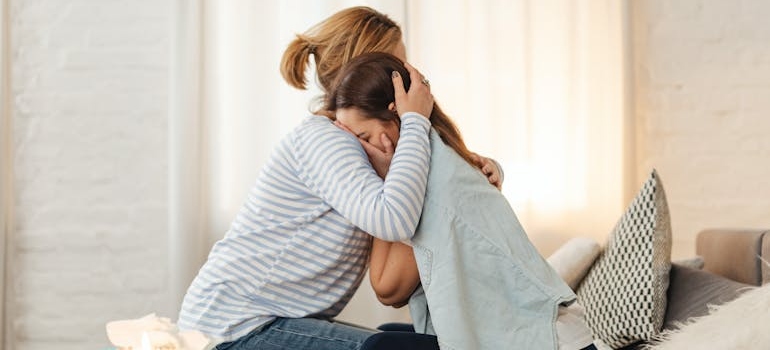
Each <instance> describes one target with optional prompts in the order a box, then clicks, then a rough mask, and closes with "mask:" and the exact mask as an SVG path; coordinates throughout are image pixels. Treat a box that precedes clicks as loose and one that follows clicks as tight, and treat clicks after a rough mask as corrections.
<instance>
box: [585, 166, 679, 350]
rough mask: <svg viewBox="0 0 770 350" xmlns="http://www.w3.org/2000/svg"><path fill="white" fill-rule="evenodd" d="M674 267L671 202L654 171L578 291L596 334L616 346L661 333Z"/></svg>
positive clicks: (588, 320)
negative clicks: (671, 273) (672, 258)
mask: <svg viewBox="0 0 770 350" xmlns="http://www.w3.org/2000/svg"><path fill="white" fill-rule="evenodd" d="M670 268H671V223H670V218H669V212H668V205H667V204H666V194H665V192H664V191H663V185H662V184H661V182H660V178H659V176H658V174H657V172H656V171H655V170H653V171H652V173H651V174H650V177H649V178H648V179H647V181H646V182H645V183H644V186H643V187H642V189H641V191H640V192H639V193H638V194H637V195H636V198H634V200H633V202H631V205H630V206H629V207H628V209H626V212H625V213H624V214H623V216H622V217H621V218H620V221H618V223H617V225H616V226H615V228H614V229H613V230H612V233H611V234H610V237H609V241H608V243H607V247H606V248H605V250H604V253H603V254H602V256H601V257H600V258H599V259H597V261H596V263H595V264H594V266H593V267H592V268H591V271H589V273H588V275H587V276H586V278H585V279H584V280H583V283H582V284H581V285H580V288H579V289H578V292H577V296H578V301H580V303H581V304H582V305H583V306H584V307H585V309H586V321H587V323H588V325H589V327H590V328H591V331H592V332H593V334H594V338H596V339H601V340H602V341H603V342H605V343H606V344H607V345H609V346H611V347H613V348H616V349H617V348H620V347H623V346H626V345H629V344H633V343H635V342H637V341H640V340H647V341H649V340H651V339H652V338H653V337H654V336H655V335H657V334H659V333H660V330H661V327H662V325H663V319H664V316H665V313H666V289H667V288H668V273H669V269H670Z"/></svg>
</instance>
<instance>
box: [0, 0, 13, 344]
mask: <svg viewBox="0 0 770 350" xmlns="http://www.w3.org/2000/svg"><path fill="white" fill-rule="evenodd" d="M9 27H10V22H9V21H8V1H5V0H0V347H2V348H5V347H10V340H9V338H11V337H6V336H5V334H10V333H9V331H8V327H9V326H10V325H8V324H7V323H6V320H8V319H10V318H9V317H8V315H9V309H8V308H9V304H8V303H6V300H8V299H9V298H8V295H7V293H8V292H10V288H11V283H10V281H11V279H10V269H11V266H10V264H9V263H8V262H10V258H9V257H10V254H11V252H10V247H11V237H10V234H11V232H12V230H11V225H12V222H11V218H13V215H12V213H11V208H12V205H11V203H12V199H13V194H12V193H13V192H12V189H11V180H12V179H11V176H12V174H13V169H12V167H11V165H12V162H11V161H12V159H13V156H12V153H11V147H12V142H11V140H13V138H12V136H13V135H12V134H11V130H12V127H13V126H12V125H11V100H10V90H9V89H10V84H9V83H8V82H9V79H10V69H9V67H10V62H9V60H10V47H9V45H10V42H9V38H10V33H9V32H8V28H9ZM6 342H8V343H6Z"/></svg>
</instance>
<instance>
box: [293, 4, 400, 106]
mask: <svg viewBox="0 0 770 350" xmlns="http://www.w3.org/2000/svg"><path fill="white" fill-rule="evenodd" d="M399 42H401V28H400V27H399V26H398V24H396V22H394V21H393V20H391V19H390V18H389V17H388V16H386V15H384V14H382V13H380V12H377V11H376V10H374V9H372V8H369V7H365V6H358V7H351V8H347V9H344V10H342V11H339V12H337V13H335V14H333V15H332V16H330V17H329V18H327V19H325V20H323V21H321V22H320V23H318V24H316V25H315V26H313V27H311V28H310V29H309V30H308V31H306V32H305V33H303V34H298V35H297V37H296V38H295V39H294V40H293V41H292V42H291V43H290V44H289V46H288V47H287V48H286V51H284V53H283V57H282V58H281V75H282V76H283V78H284V80H286V82H287V83H289V85H291V86H293V87H295V88H297V89H301V90H304V89H306V88H307V78H306V76H305V73H306V71H307V68H308V64H309V63H310V55H313V58H314V60H315V67H316V75H317V77H318V83H319V84H320V85H321V88H322V89H324V92H325V93H328V92H329V91H331V90H330V88H331V84H332V82H333V81H334V78H335V77H336V76H337V72H339V70H340V68H341V67H342V66H343V65H345V63H347V62H348V61H350V59H351V58H353V57H355V56H358V55H360V54H362V53H367V52H378V51H379V52H393V51H394V50H395V48H396V46H397V45H398V43H399Z"/></svg>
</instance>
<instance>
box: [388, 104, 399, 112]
mask: <svg viewBox="0 0 770 350" xmlns="http://www.w3.org/2000/svg"><path fill="white" fill-rule="evenodd" d="M388 110H389V111H391V112H397V110H396V103H395V102H391V103H390V104H389V105H388Z"/></svg>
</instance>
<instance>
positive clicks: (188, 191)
mask: <svg viewBox="0 0 770 350" xmlns="http://www.w3.org/2000/svg"><path fill="white" fill-rule="evenodd" d="M624 4H625V2H617V1H613V0H537V1H535V0H497V1H470V0H454V1H439V0H419V1H418V0H414V1H410V0H396V1H393V0H380V1H341V0H338V1H332V0H325V1H312V2H309V1H302V0H291V1H260V2H255V1H251V0H230V1H205V0H193V1H187V0H178V1H177V3H176V5H175V9H174V13H175V14H176V18H177V21H176V23H175V27H174V31H175V33H176V40H175V47H174V49H173V50H174V55H172V56H173V57H174V58H173V62H172V79H171V80H172V83H171V84H172V86H171V89H172V94H171V95H172V101H171V116H170V127H169V130H170V132H171V135H170V145H169V149H170V159H171V169H170V174H171V175H170V179H169V183H170V187H171V189H170V192H169V194H170V205H171V209H170V219H169V222H170V227H169V229H170V234H171V252H170V254H169V256H170V265H171V276H170V284H171V288H170V290H171V296H170V300H171V303H170V305H174V306H175V307H178V303H179V302H180V300H181V297H182V295H183V293H184V291H185V290H186V288H187V286H188V285H189V283H190V281H191V280H192V278H193V277H194V275H195V273H196V272H197V270H198V268H199V267H200V265H201V264H202V263H203V261H204V260H205V257H206V254H207V252H208V250H209V249H210V247H211V245H212V244H213V242H214V241H216V240H217V239H219V238H221V237H222V235H223V234H224V232H225V231H226V230H227V228H228V225H229V223H230V221H231V220H232V219H233V218H234V216H235V213H236V211H237V210H238V208H239V206H240V205H241V202H242V201H243V199H244V196H245V194H246V192H247V190H248V189H249V187H250V186H251V185H252V184H253V181H254V179H255V178H256V176H257V174H258V171H259V168H260V167H261V166H262V165H263V164H264V162H265V161H266V158H267V156H268V154H269V152H270V150H271V149H272V147H273V146H274V145H275V143H276V142H277V141H278V140H279V139H280V137H282V136H283V135H284V134H286V133H287V132H288V131H289V130H290V129H291V128H292V127H293V126H294V125H296V124H297V122H299V120H300V119H301V118H302V117H304V116H305V115H307V114H308V105H309V102H310V100H311V99H312V98H313V97H315V96H317V95H318V94H319V90H317V89H315V90H311V91H308V92H299V91H297V90H294V89H292V88H289V87H288V85H287V84H286V83H284V82H283V80H282V79H281V77H280V73H279V69H278V67H279V61H280V57H281V53H282V52H283V50H284V48H285V46H286V45H287V44H288V43H289V41H290V40H291V39H292V38H293V35H294V34H295V33H300V32H303V31H305V30H306V29H307V28H309V27H310V26H312V25H313V24H315V23H317V22H319V21H320V20H322V19H324V18H326V17H328V16H329V15H331V14H332V13H334V12H336V11H338V10H340V9H342V8H345V7H349V6H354V5H369V6H372V7H374V8H376V9H378V10H380V11H382V12H384V13H387V14H388V15H390V16H391V18H393V19H394V20H396V21H397V22H399V23H401V24H402V27H403V29H404V32H405V42H406V45H407V55H408V57H409V60H410V61H411V62H412V63H414V65H415V66H417V67H418V68H420V69H421V70H422V71H423V72H424V73H425V74H426V75H427V76H428V77H429V78H430V79H431V82H432V84H431V85H432V87H433V92H434V94H435V96H436V98H437V101H438V102H439V103H441V104H442V106H443V107H444V109H445V111H447V112H448V113H449V114H450V115H451V116H453V118H454V119H455V120H456V121H457V122H458V124H459V125H460V128H461V130H462V132H463V134H464V136H465V138H466V141H467V143H468V144H469V147H470V148H471V149H472V150H473V151H476V152H477V153H480V154H483V155H487V156H490V157H493V158H495V159H496V160H498V161H499V162H500V163H502V164H503V166H504V168H505V172H506V178H505V184H504V193H505V194H506V195H507V196H508V198H509V200H510V201H511V203H512V205H513V207H514V209H515V210H516V212H517V214H518V215H519V216H520V218H521V220H522V222H523V224H524V226H525V228H526V229H527V230H528V233H529V234H530V237H531V239H532V240H533V241H534V242H535V243H536V244H537V245H538V247H539V248H540V249H541V251H542V252H544V253H548V252H550V251H551V250H553V249H554V248H555V247H556V246H558V245H559V244H561V243H562V242H563V241H565V240H566V239H567V238H569V237H571V236H576V235H587V236H593V237H596V238H603V237H604V236H605V235H606V233H607V232H608V231H609V229H610V228H611V226H612V224H613V223H614V220H615V219H616V218H617V216H618V215H619V213H620V211H621V210H622V206H623V203H624V201H625V199H624V190H625V186H626V184H625V183H624V182H623V181H622V180H621V179H624V178H626V176H625V173H626V171H628V169H626V166H625V163H624V162H623V161H624V159H627V158H624V155H625V154H626V153H630V152H631V150H630V149H628V148H627V145H629V144H631V143H630V142H629V141H630V140H629V139H628V137H626V134H628V133H627V132H626V130H625V128H626V127H627V123H626V120H625V118H626V116H627V115H628V113H626V112H625V108H626V106H627V105H628V101H627V99H626V98H625V96H626V93H627V90H626V88H625V86H626V81H625V69H626V67H625V60H626V55H625V51H624V48H623V43H624V39H623V36H624V33H625V25H626V24H625V23H626V21H625V15H624V13H625V12H624V11H625V8H624V6H625V5H624ZM631 174H633V172H631ZM378 305H379V304H378V303H377V302H376V299H375V298H374V296H373V293H372V292H371V288H370V287H368V283H366V282H365V283H364V284H363V285H362V288H361V291H360V292H359V293H358V295H357V296H356V297H355V298H354V300H353V301H352V302H351V304H350V306H349V307H348V308H347V309H346V310H345V311H343V314H342V315H341V318H343V319H345V320H348V321H352V322H356V323H360V324H364V325H369V326H374V325H377V324H378V323H381V322H385V321H392V320H407V319H408V316H407V314H406V311H405V310H398V311H393V310H392V309H387V308H384V307H378ZM169 311H170V312H169V313H168V314H170V315H176V312H177V311H178V310H176V309H172V310H169Z"/></svg>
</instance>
